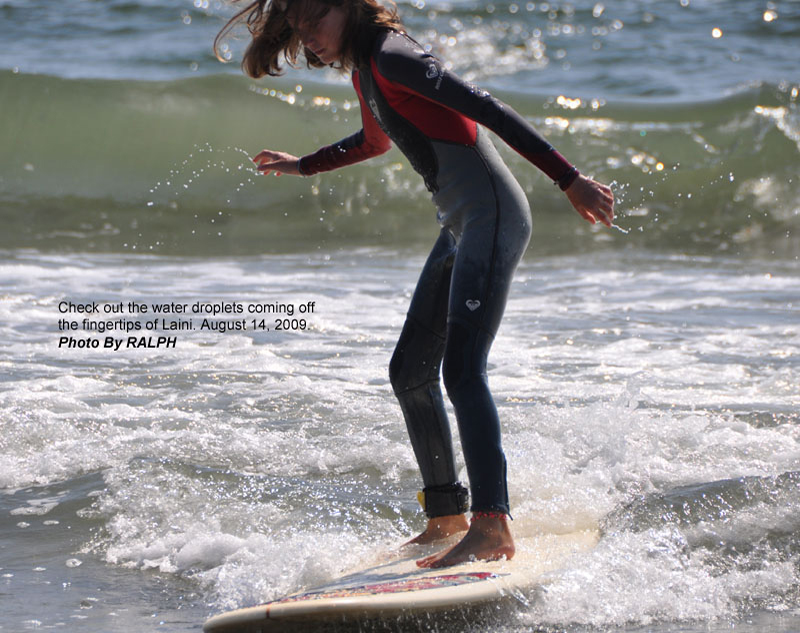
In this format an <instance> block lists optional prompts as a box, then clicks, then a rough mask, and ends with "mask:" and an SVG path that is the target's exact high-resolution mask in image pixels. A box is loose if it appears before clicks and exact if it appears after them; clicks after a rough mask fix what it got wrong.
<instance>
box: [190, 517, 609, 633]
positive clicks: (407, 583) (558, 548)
mask: <svg viewBox="0 0 800 633" xmlns="http://www.w3.org/2000/svg"><path fill="white" fill-rule="evenodd" d="M597 539H598V533H597V532H596V531H593V530H589V531H583V532H575V533H572V534H560V535H559V534H542V535H538V536H532V537H527V538H522V539H517V541H516V554H515V555H514V558H513V559H512V560H510V561H508V560H500V561H494V562H483V561H475V562H470V563H463V564H461V565H456V566H453V567H445V568H443V569H420V568H419V567H417V565H416V560H417V559H418V558H419V557H420V556H419V552H418V551H417V554H416V555H415V556H403V557H398V558H395V559H393V560H390V561H387V562H383V563H381V564H378V565H375V566H373V567H369V568H367V569H361V570H358V571H354V572H352V573H349V574H346V575H345V576H343V577H341V578H338V579H336V580H334V581H332V582H330V583H328V584H326V585H323V586H320V587H315V588H312V589H307V590H304V591H300V592H298V593H294V594H291V595H289V596H286V597H284V598H280V599H278V600H273V601H272V602H267V603H264V604H260V605H258V606H254V607H247V608H243V609H237V610H235V611H229V612H227V613H221V614H219V615H216V616H214V617H212V618H210V619H209V620H207V621H206V622H205V624H204V625H203V631H204V632H205V633H253V632H270V631H278V630H280V631H291V630H292V627H293V626H294V625H296V626H297V627H298V628H300V629H302V628H305V627H307V626H308V625H309V624H314V623H324V622H332V621H333V622H335V621H338V622H343V623H344V622H357V621H360V620H368V619H376V618H377V619H385V618H395V617H398V616H403V615H406V616H413V615H414V614H416V613H429V612H431V611H446V610H453V609H458V608H461V607H465V606H478V605H481V604H483V603H491V602H495V601H499V600H513V599H515V598H516V599H518V600H521V601H523V602H525V593H524V591H525V590H526V589H531V588H533V587H535V586H536V585H537V584H542V583H543V582H545V581H546V577H547V575H548V574H549V573H550V572H554V571H556V570H557V569H559V568H560V567H562V566H563V564H564V563H565V562H566V560H567V559H568V558H569V557H570V556H571V555H573V554H576V553H578V552H582V551H586V550H588V549H590V548H592V547H594V545H595V544H596V543H597Z"/></svg>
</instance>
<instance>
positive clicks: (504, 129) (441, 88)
mask: <svg viewBox="0 0 800 633" xmlns="http://www.w3.org/2000/svg"><path fill="white" fill-rule="evenodd" d="M403 40H405V41H401V40H400V37H396V38H395V40H394V42H392V44H391V45H389V46H386V47H384V48H383V49H382V50H381V52H380V53H379V54H378V55H377V57H376V60H375V66H376V67H377V70H378V72H379V73H380V74H381V75H382V76H383V77H384V78H386V79H388V80H389V81H391V82H393V83H395V84H401V85H402V86H404V87H405V88H407V89H408V90H409V91H412V92H413V93H415V94H417V95H419V96H421V97H424V98H426V99H429V100H431V101H434V102H436V103H439V104H441V105H443V106H445V107H447V108H449V109H450V110H454V111H456V112H458V113H460V114H462V115H464V116H466V117H467V118H469V119H471V120H473V121H475V122H476V123H480V124H481V125H483V126H485V127H487V128H489V129H490V130H492V131H493V132H494V133H495V134H497V135H498V136H499V137H500V138H501V139H503V140H504V141H505V142H506V143H507V144H508V145H510V146H511V147H512V148H513V149H515V150H516V151H517V152H519V153H520V154H521V155H522V156H523V157H525V158H526V159H527V160H528V161H530V162H531V163H533V164H534V165H535V166H536V167H538V168H539V169H541V170H542V171H543V172H544V173H545V174H546V175H547V176H549V177H550V178H551V179H552V180H553V181H555V182H556V183H557V184H558V185H559V186H560V187H561V188H562V189H567V188H568V187H569V186H570V185H571V184H572V183H573V182H574V180H575V179H576V178H577V177H578V170H577V169H575V167H573V166H572V165H571V164H570V163H569V162H568V161H567V160H566V159H565V158H564V157H563V156H562V155H561V154H559V153H558V152H557V151H556V150H555V149H554V148H553V147H552V146H551V145H550V144H549V143H548V142H547V141H546V140H545V139H544V138H543V137H542V136H541V135H540V134H539V132H537V131H536V129H535V128H534V127H533V126H532V125H531V124H530V123H528V122H527V121H526V120H525V119H524V118H523V117H522V116H521V115H520V114H519V113H517V112H516V111H515V110H514V109H513V108H511V107H510V106H509V105H507V104H505V103H503V102H502V101H500V100H499V99H496V98H495V97H493V96H492V95H491V94H489V93H488V92H486V91H485V90H482V89H480V88H477V87H476V86H473V85H471V84H468V83H466V82H465V81H463V80H462V79H461V78H460V77H458V76H457V75H455V74H453V73H451V72H449V71H447V70H446V69H445V68H443V67H442V64H441V62H440V61H439V60H438V59H437V58H435V57H433V56H432V55H430V54H428V53H425V52H424V51H423V50H422V49H421V48H419V47H418V45H416V43H413V42H411V41H410V40H408V39H406V38H403Z"/></svg>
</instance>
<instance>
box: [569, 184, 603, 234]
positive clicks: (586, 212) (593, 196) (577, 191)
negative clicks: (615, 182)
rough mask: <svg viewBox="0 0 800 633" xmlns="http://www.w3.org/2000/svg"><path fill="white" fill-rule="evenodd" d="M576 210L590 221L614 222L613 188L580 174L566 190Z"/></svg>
mask: <svg viewBox="0 0 800 633" xmlns="http://www.w3.org/2000/svg"><path fill="white" fill-rule="evenodd" d="M564 193H566V194H567V198H568V199H569V201H570V202H571V203H572V206H573V207H575V210H576V211H577V212H578V213H580V214H581V216H582V217H583V218H584V219H585V220H586V221H588V222H591V223H592V224H596V223H597V222H602V223H603V224H605V225H606V226H607V227H611V225H612V224H613V223H614V194H613V193H612V191H611V188H610V187H608V186H606V185H603V184H601V183H599V182H597V181H596V180H592V179H591V178H587V177H586V176H583V175H579V176H578V177H577V178H576V179H575V181H574V182H573V183H572V184H571V185H570V186H569V187H567V189H566V191H565V192H564Z"/></svg>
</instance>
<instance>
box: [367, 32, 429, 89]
mask: <svg viewBox="0 0 800 633" xmlns="http://www.w3.org/2000/svg"><path fill="white" fill-rule="evenodd" d="M372 59H373V61H374V63H375V66H376V67H377V69H378V72H379V73H380V74H381V75H383V76H384V77H386V78H387V79H400V78H402V77H404V76H406V75H408V74H409V73H412V74H416V73H417V72H422V73H427V72H428V70H429V68H430V67H431V66H433V67H434V69H436V70H437V71H438V68H439V61H438V60H437V59H436V58H435V57H434V56H433V55H431V54H430V53H427V52H425V50H424V49H423V48H422V46H421V45H420V44H419V43H417V42H415V41H414V40H413V39H411V38H410V37H409V36H408V35H406V34H405V33H400V32H398V31H385V32H384V33H381V35H380V36H379V37H378V39H377V40H376V42H375V49H374V53H373V56H372Z"/></svg>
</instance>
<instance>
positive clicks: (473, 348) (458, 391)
mask: <svg viewBox="0 0 800 633" xmlns="http://www.w3.org/2000/svg"><path fill="white" fill-rule="evenodd" d="M475 343H476V341H475V339H474V337H473V336H472V335H471V334H470V330H469V328H467V327H465V326H463V325H461V324H457V323H454V324H451V326H450V329H449V331H448V339H447V349H446V350H445V353H444V364H443V365H442V381H443V382H444V387H445V389H446V390H447V395H448V397H449V398H450V400H451V401H452V402H453V404H455V403H456V402H458V401H459V400H460V398H461V397H462V395H465V394H468V393H469V392H470V391H471V390H472V389H474V388H475V380H476V379H477V380H478V381H481V380H482V379H483V377H484V376H485V375H486V362H485V361H486V356H485V354H484V353H482V352H481V351H480V350H479V349H477V348H478V347H479V346H477V345H476V344H475Z"/></svg>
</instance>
